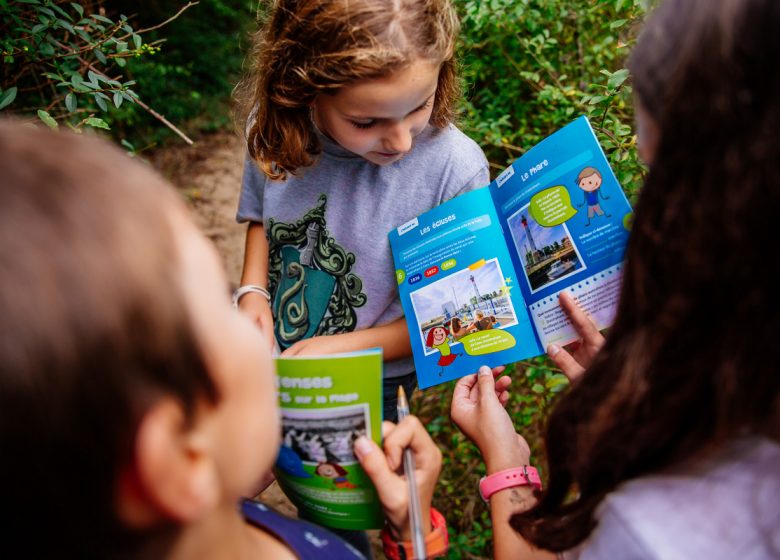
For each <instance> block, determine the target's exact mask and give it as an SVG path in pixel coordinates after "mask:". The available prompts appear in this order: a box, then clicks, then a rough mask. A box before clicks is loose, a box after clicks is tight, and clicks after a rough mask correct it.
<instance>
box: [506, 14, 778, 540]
mask: <svg viewBox="0 0 780 560" xmlns="http://www.w3.org/2000/svg"><path fill="white" fill-rule="evenodd" d="M778 29H780V3H779V2H777V1H776V0H742V1H733V0H668V1H667V2H665V3H664V4H663V5H662V6H661V7H660V8H659V9H658V11H657V13H655V14H654V15H653V16H652V17H651V18H650V20H649V22H648V23H647V26H646V28H645V30H644V33H643V34H642V36H641V37H640V39H639V42H638V44H637V46H636V48H635V50H634V53H633V55H632V58H631V63H630V67H631V70H632V72H633V76H634V84H635V88H636V91H637V92H638V95H639V97H640V100H641V102H642V103H643V105H644V106H646V107H647V108H648V111H649V112H650V114H651V115H652V116H653V117H654V118H655V119H656V121H657V124H658V128H659V130H660V138H659V144H658V147H657V150H656V155H655V158H654V161H653V162H652V164H651V167H650V172H649V175H648V178H647V181H646V184H645V185H644V188H643V190H642V192H641V195H640V199H639V202H638V205H637V208H636V219H635V221H634V224H633V229H632V233H631V238H630V240H629V245H628V250H627V255H626V263H625V274H624V278H623V285H622V292H621V297H620V303H619V309H618V313H617V319H616V322H615V324H614V326H613V327H612V329H611V331H610V333H609V335H608V337H607V341H606V344H605V346H604V348H603V350H602V351H601V352H600V353H599V354H598V355H597V356H596V358H595V360H594V361H593V363H592V365H591V366H590V367H589V368H588V370H587V371H586V372H585V374H584V375H583V377H582V378H581V379H580V380H579V381H578V382H575V383H573V384H572V387H571V389H570V391H569V392H568V393H567V394H566V395H564V396H563V398H562V399H561V401H560V402H559V403H558V404H557V406H556V407H555V409H554V411H553V412H552V414H551V416H550V418H549V422H548V428H547V434H546V438H545V442H546V449H547V462H548V465H549V471H548V472H549V484H548V486H547V489H546V490H545V492H544V493H543V494H542V496H541V499H540V502H539V503H538V505H537V506H536V507H535V508H534V509H532V510H530V511H528V512H525V513H522V514H518V515H515V516H514V517H513V518H512V520H511V523H512V526H513V527H514V528H515V529H516V530H517V531H519V532H520V533H521V534H522V535H523V536H524V537H525V538H526V539H527V540H529V541H530V542H532V543H534V544H535V545H537V546H540V547H542V548H545V549H548V550H554V551H561V550H565V549H569V548H571V547H573V546H575V545H577V544H578V543H580V542H582V541H583V540H584V539H585V538H587V536H588V535H589V534H590V532H591V531H592V529H593V527H594V525H595V523H596V521H595V518H594V510H595V509H596V507H597V506H598V505H599V504H600V503H601V502H602V500H603V499H604V497H605V496H606V495H607V494H608V493H609V492H612V491H613V490H614V489H615V488H616V487H617V486H618V485H619V484H620V483H621V482H623V481H626V480H629V479H632V478H635V477H639V476H642V475H645V474H649V473H657V472H662V471H666V470H669V469H675V468H680V467H683V466H685V465H686V464H689V462H693V461H696V460H697V459H700V458H702V457H704V456H706V455H707V454H708V452H710V451H713V450H715V449H718V448H719V447H721V446H722V445H724V444H725V443H726V442H728V441H729V440H732V439H734V438H735V437H738V436H740V435H742V434H760V435H764V436H767V437H770V438H773V439H777V438H778V437H779V434H778V425H779V424H778V420H779V419H778V410H780V406H779V405H780V403H779V402H778V395H779V394H780V390H779V389H780V375H778V372H779V371H780V358H779V357H778V353H777V352H775V351H773V350H772V349H773V348H774V347H775V346H776V345H777V334H778V333H779V332H780V307H778V306H777V305H773V304H772V302H773V300H774V299H775V298H776V296H775V294H776V292H777V288H776V286H775V284H776V282H777V277H778V275H777V272H778V266H777V259H776V258H775V255H776V254H777V249H776V248H777V245H778V242H779V241H780V240H779V239H778V234H777V231H778V230H777V225H776V223H773V222H774V213H775V212H776V211H777V210H776V209H777V208H778V207H779V206H780V185H779V184H778V180H780V179H779V178H780V142H778V139H777V138H778V131H780V101H778V97H777V92H778V91H780V67H779V66H778V63H777V61H778V60H779V59H780V33H778ZM572 495H574V497H573V499H569V498H570V497H571V496H572Z"/></svg>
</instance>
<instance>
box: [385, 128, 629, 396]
mask: <svg viewBox="0 0 780 560" xmlns="http://www.w3.org/2000/svg"><path fill="white" fill-rule="evenodd" d="M631 213H632V211H631V206H630V205H629V203H628V200H627V199H626V197H625V195H624V194H623V190H622V189H621V188H620V185H619V184H618V182H617V179H616V178H615V175H614V173H613V172H612V169H611V168H610V167H609V164H608V163H607V159H606V157H605V156H604V152H603V151H602V149H601V147H600V146H599V144H598V141H597V140H596V136H595V134H594V133H593V130H592V128H591V126H590V123H589V122H588V120H587V118H586V117H580V118H579V119H577V120H575V121H574V122H572V123H571V124H569V125H567V126H566V127H564V128H562V129H561V130H559V131H557V132H555V133H554V134H552V135H551V136H549V137H547V138H545V139H544V140H542V141H541V142H540V143H539V144H537V145H536V146H534V147H533V148H531V149H530V150H529V151H528V152H527V153H526V154H524V155H523V156H522V157H521V158H520V159H518V160H517V161H515V162H514V163H513V164H512V165H511V166H510V167H508V168H507V169H506V170H505V171H504V172H503V173H501V174H500V175H499V176H498V177H497V178H496V180H495V181H493V182H491V183H490V185H488V186H487V187H486V188H483V189H478V190H476V191H472V192H469V193H466V194H463V195H461V196H458V197H456V198H454V199H452V200H450V201H447V202H445V203H444V204H442V205H441V206H438V207H436V208H434V209H432V210H430V211H428V212H426V213H424V214H422V215H420V216H418V217H417V218H415V219H413V220H411V221H409V222H407V223H405V224H402V225H401V226H399V227H398V228H397V229H395V230H393V231H391V232H390V233H389V237H390V246H391V249H392V251H393V259H394V261H395V268H396V279H397V281H398V289H399V293H400V296H401V302H402V304H403V307H404V313H405V315H406V321H407V324H408V326H409V331H410V333H411V343H412V352H413V355H414V363H415V367H416V368H417V379H418V382H419V385H420V388H423V389H424V388H427V387H431V386H432V385H436V384H438V383H443V382H445V381H450V380H452V379H456V378H458V377H461V376H463V375H466V374H469V373H474V372H475V371H477V369H478V368H479V367H480V366H482V365H484V364H487V365H489V366H491V367H495V366H498V365H502V364H507V363H510V362H515V361H518V360H522V359H525V358H528V357H531V356H537V355H539V354H542V353H544V351H545V349H546V348H547V346H548V345H549V344H551V343H555V344H558V345H564V344H568V343H569V342H572V341H573V340H575V339H576V333H575V331H574V329H573V327H572V326H571V324H570V323H569V321H568V319H567V318H566V316H565V315H564V313H563V311H562V310H561V309H560V307H559V305H558V294H559V293H560V292H561V291H562V290H568V291H570V292H571V293H572V295H574V296H575V297H576V298H577V300H578V301H579V302H580V305H581V306H582V307H583V308H584V309H585V310H586V311H587V312H588V313H589V314H590V316H591V317H592V318H593V320H594V321H595V322H596V324H597V326H598V327H599V329H602V328H605V327H607V326H609V325H610V324H611V323H612V319H613V317H614V313H615V308H616V305H617V300H618V295H619V287H620V278H621V266H622V264H621V263H622V261H623V253H624V251H625V246H626V242H627V240H628V228H629V225H630V219H631Z"/></svg>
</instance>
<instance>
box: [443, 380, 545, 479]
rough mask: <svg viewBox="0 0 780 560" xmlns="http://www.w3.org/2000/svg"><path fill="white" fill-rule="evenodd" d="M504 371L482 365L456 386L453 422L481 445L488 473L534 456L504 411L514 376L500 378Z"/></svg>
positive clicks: (452, 413) (527, 462)
mask: <svg viewBox="0 0 780 560" xmlns="http://www.w3.org/2000/svg"><path fill="white" fill-rule="evenodd" d="M501 371H503V368H496V369H495V370H493V371H491V370H490V368H488V367H487V366H482V367H481V368H480V369H479V373H478V374H472V375H467V376H466V377H463V378H462V379H461V380H460V381H458V383H457V385H455V390H454V391H453V393H452V405H451V407H450V416H451V417H452V420H453V422H455V424H457V426H458V428H460V430H461V431H462V432H463V433H464V434H465V435H466V437H468V438H469V439H470V440H471V441H473V442H474V444H475V445H476V446H477V447H479V450H480V452H481V453H482V457H483V459H484V460H485V465H486V467H487V470H488V473H494V472H497V471H500V470H504V469H509V468H512V467H519V466H521V465H527V464H529V461H530V455H531V453H530V451H529V449H528V444H527V443H526V442H525V440H524V439H523V437H522V436H520V435H518V434H517V433H515V428H514V426H513V425H512V420H511V419H510V418H509V414H507V412H506V410H504V406H505V405H506V403H507V400H508V399H509V392H508V391H507V389H508V387H509V383H510V379H509V377H507V376H504V377H501V378H499V379H498V380H497V381H496V380H495V376H497V375H499V374H500V373H501Z"/></svg>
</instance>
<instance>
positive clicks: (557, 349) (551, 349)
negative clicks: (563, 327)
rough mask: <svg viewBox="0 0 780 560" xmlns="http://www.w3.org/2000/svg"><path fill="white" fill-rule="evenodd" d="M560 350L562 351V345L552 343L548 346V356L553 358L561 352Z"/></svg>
mask: <svg viewBox="0 0 780 560" xmlns="http://www.w3.org/2000/svg"><path fill="white" fill-rule="evenodd" d="M560 351H561V347H560V346H558V345H557V344H550V345H549V346H548V347H547V355H548V356H550V357H551V358H554V357H555V355H556V354H557V353H558V352H560Z"/></svg>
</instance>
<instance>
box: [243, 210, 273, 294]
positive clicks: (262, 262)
mask: <svg viewBox="0 0 780 560" xmlns="http://www.w3.org/2000/svg"><path fill="white" fill-rule="evenodd" d="M247 284H254V285H257V286H262V287H263V288H267V287H268V239H267V238H266V236H265V227H264V226H263V224H261V223H259V222H250V223H249V226H248V227H247V230H246V245H245V246H244V270H243V272H242V273H241V285H242V286H245V285H247Z"/></svg>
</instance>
